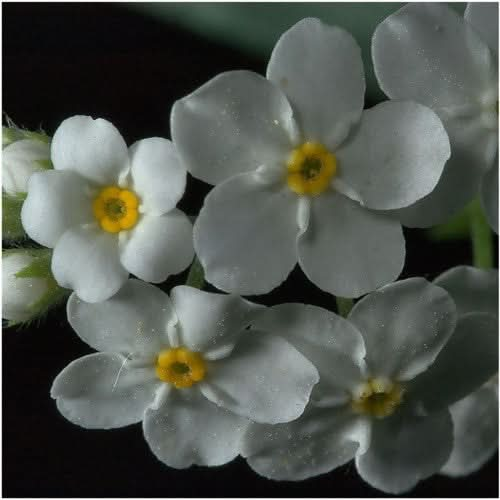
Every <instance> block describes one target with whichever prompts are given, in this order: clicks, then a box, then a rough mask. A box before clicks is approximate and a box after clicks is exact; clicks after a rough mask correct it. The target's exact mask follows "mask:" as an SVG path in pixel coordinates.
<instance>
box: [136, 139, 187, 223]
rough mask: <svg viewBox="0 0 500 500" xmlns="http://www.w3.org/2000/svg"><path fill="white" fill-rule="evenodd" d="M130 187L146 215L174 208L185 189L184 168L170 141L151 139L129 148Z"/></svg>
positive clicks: (158, 213) (162, 212) (159, 213)
mask: <svg viewBox="0 0 500 500" xmlns="http://www.w3.org/2000/svg"><path fill="white" fill-rule="evenodd" d="M129 156H130V164H131V167H130V174H131V176H132V188H133V190H134V191H135V192H136V193H137V194H138V195H139V198H140V199H141V206H142V208H143V209H144V212H146V213H147V214H149V215H162V214H164V213H165V212H168V211H169V210H171V209H172V208H174V207H175V206H176V205H177V203H178V202H179V200H180V199H181V198H182V195H183V194H184V190H185V189H186V168H185V167H184V165H183V164H182V163H181V162H180V160H179V157H178V155H177V151H176V149H175V147H174V145H173V143H172V142H171V141H168V140H167V139H162V138H161V137H151V138H150V139H143V140H142V141H137V142H136V143H134V144H132V146H130V149H129Z"/></svg>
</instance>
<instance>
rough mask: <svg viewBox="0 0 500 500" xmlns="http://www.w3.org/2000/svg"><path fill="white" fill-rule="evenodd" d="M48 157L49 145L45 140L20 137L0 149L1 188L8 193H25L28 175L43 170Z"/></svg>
mask: <svg viewBox="0 0 500 500" xmlns="http://www.w3.org/2000/svg"><path fill="white" fill-rule="evenodd" d="M49 159H50V146H49V145H48V144H47V143H46V142H42V141H37V140H33V139H22V140H20V141H16V142H13V143H12V144H9V145H8V146H7V147H5V148H4V149H3V150H2V188H3V190H4V191H5V192H6V193H7V194H10V195H16V194H18V193H26V192H27V191H28V180H29V178H30V176H31V175H32V174H33V173H35V172H37V171H39V170H45V169H46V168H47V167H46V166H45V165H46V162H47V161H48V160H49Z"/></svg>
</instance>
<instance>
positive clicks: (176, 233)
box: [120, 209, 194, 283]
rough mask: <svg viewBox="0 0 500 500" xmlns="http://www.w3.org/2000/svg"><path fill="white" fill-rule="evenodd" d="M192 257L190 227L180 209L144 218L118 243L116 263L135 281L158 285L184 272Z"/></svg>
mask: <svg viewBox="0 0 500 500" xmlns="http://www.w3.org/2000/svg"><path fill="white" fill-rule="evenodd" d="M193 256H194V249H193V226H192V225H191V222H190V220H189V219H188V218H187V217H186V215H185V214H184V213H183V212H181V211H180V210H177V209H174V210H171V211H170V212H168V213H166V214H164V215H159V216H154V215H144V216H142V217H141V218H140V220H139V222H138V223H137V225H136V226H135V227H134V228H133V229H132V230H131V231H130V233H129V234H128V235H127V238H126V239H125V240H123V241H121V242H120V261H121V263H122V265H123V267H124V268H125V269H127V270H128V271H129V272H131V273H132V274H135V275H136V276H137V277H138V278H140V279H141V280H144V281H150V282H152V283H161V282H162V281H165V280H166V279H167V278H168V277H169V276H170V275H171V274H177V273H180V272H181V271H183V270H184V269H186V267H187V266H189V264H190V263H191V261H192V260H193Z"/></svg>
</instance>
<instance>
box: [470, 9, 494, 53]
mask: <svg viewBox="0 0 500 500" xmlns="http://www.w3.org/2000/svg"><path fill="white" fill-rule="evenodd" d="M464 19H465V20H466V21H467V23H469V25H470V26H472V27H473V28H474V29H475V30H476V31H477V32H478V33H479V35H480V36H481V38H482V39H483V40H484V41H485V42H486V43H487V44H488V46H489V48H490V49H491V50H492V51H493V52H494V53H498V3H497V2H469V3H468V4H467V7H466V9H465V12H464Z"/></svg>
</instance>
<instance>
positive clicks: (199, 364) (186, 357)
mask: <svg viewBox="0 0 500 500" xmlns="http://www.w3.org/2000/svg"><path fill="white" fill-rule="evenodd" d="M205 372H206V366H205V361H204V359H203V357H202V356H201V354H200V353H198V352H192V351H190V350H188V349H186V348H185V347H176V348H174V349H165V350H164V351H161V352H160V354H159V355H158V358H157V360H156V375H157V377H158V378H159V379H160V380H163V382H168V383H169V384H172V385H173V386H174V387H176V388H177V389H182V388H184V387H191V386H192V385H193V384H194V383H196V382H199V381H200V380H203V379H204V378H205Z"/></svg>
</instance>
